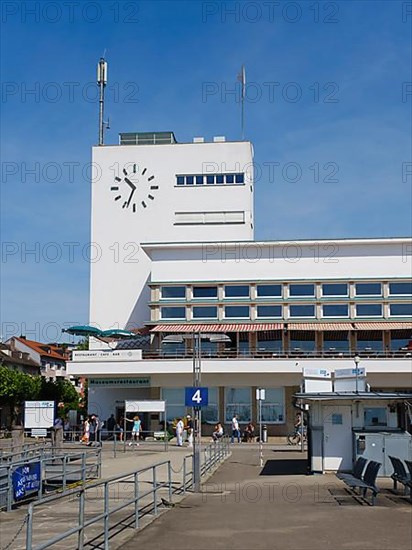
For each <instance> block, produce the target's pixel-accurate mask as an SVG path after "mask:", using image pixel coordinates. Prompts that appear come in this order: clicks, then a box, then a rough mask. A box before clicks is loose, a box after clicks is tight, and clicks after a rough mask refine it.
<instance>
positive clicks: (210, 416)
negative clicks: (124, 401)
mask: <svg viewBox="0 0 412 550" xmlns="http://www.w3.org/2000/svg"><path fill="white" fill-rule="evenodd" d="M208 389H209V392H208V393H209V405H208V406H207V407H204V408H203V409H202V421H203V422H207V423H208V424H216V423H217V422H223V423H225V424H230V423H231V421H232V418H233V416H234V415H235V414H236V415H237V416H238V420H239V422H240V423H241V424H246V423H247V422H251V421H252V395H253V394H252V388H225V402H224V411H223V418H222V417H221V416H220V410H219V392H218V388H208ZM162 398H163V399H164V400H165V401H166V402H167V420H168V421H169V422H171V421H173V419H175V418H183V417H184V416H185V414H186V413H187V409H186V407H185V406H184V402H185V390H184V388H163V389H162ZM363 417H364V425H365V426H366V427H385V426H387V425H388V409H387V407H364V409H363ZM261 420H262V422H264V423H265V424H284V423H285V422H286V418H285V392H284V389H283V388H266V389H265V400H264V401H262V408H261Z"/></svg>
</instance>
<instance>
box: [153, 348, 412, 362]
mask: <svg viewBox="0 0 412 550" xmlns="http://www.w3.org/2000/svg"><path fill="white" fill-rule="evenodd" d="M201 353H202V359H296V358H303V359H305V358H306V359H353V356H354V355H355V354H356V355H359V356H360V357H362V358H364V359H409V360H410V359H411V357H412V350H397V351H389V350H386V351H382V350H373V349H370V350H352V351H351V350H339V349H336V350H333V349H328V350H304V349H299V348H294V349H289V350H269V349H267V350H263V349H262V350H259V349H257V350H223V351H211V350H205V351H202V352H201ZM142 358H143V360H146V359H159V360H165V359H193V352H192V351H190V350H187V351H178V350H176V351H166V350H152V351H146V350H143V354H142Z"/></svg>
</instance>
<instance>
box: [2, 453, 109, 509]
mask: <svg viewBox="0 0 412 550" xmlns="http://www.w3.org/2000/svg"><path fill="white" fill-rule="evenodd" d="M35 464H39V466H40V476H39V477H40V483H39V484H38V490H36V491H30V492H29V494H28V495H27V498H26V499H25V498H21V499H19V498H16V495H15V487H13V473H15V472H17V471H19V469H21V468H25V467H28V468H30V466H33V465H35ZM101 464H102V462H101V449H100V447H92V448H88V449H82V450H78V449H71V450H65V451H63V450H56V449H55V448H53V447H43V448H37V449H26V450H24V451H22V452H15V453H9V454H8V455H3V456H2V457H0V508H5V509H6V510H7V511H10V510H11V509H12V507H13V505H14V504H16V503H17V502H19V503H23V502H24V501H25V500H26V501H27V500H28V499H32V498H33V496H36V497H37V498H38V499H39V500H42V498H43V496H44V492H45V491H47V492H49V493H50V492H53V491H56V490H59V491H66V490H67V488H68V487H69V485H70V484H72V483H85V482H86V481H87V480H88V479H94V478H98V477H100V474H101ZM36 493H37V495H36Z"/></svg>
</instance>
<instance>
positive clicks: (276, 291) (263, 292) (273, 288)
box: [256, 285, 282, 298]
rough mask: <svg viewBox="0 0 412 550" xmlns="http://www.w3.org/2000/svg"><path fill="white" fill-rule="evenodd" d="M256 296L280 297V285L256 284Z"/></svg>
mask: <svg viewBox="0 0 412 550" xmlns="http://www.w3.org/2000/svg"><path fill="white" fill-rule="evenodd" d="M256 292H257V296H258V298H280V297H281V296H282V285H257V287H256Z"/></svg>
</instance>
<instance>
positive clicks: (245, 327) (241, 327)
mask: <svg viewBox="0 0 412 550" xmlns="http://www.w3.org/2000/svg"><path fill="white" fill-rule="evenodd" d="M282 329H283V323H245V324H243V323H210V324H204V325H195V324H184V325H182V324H181V325H178V324H176V325H156V326H155V327H153V328H152V330H151V332H177V333H179V332H261V331H264V330H282Z"/></svg>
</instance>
